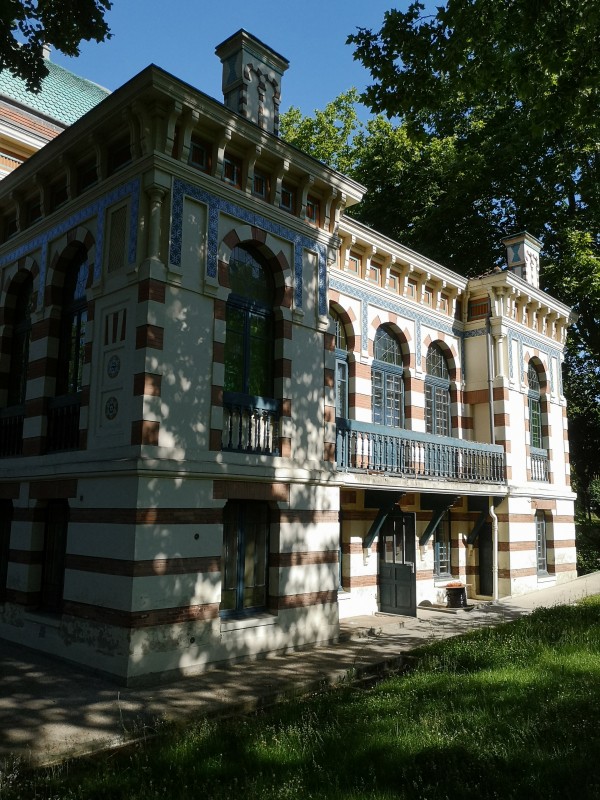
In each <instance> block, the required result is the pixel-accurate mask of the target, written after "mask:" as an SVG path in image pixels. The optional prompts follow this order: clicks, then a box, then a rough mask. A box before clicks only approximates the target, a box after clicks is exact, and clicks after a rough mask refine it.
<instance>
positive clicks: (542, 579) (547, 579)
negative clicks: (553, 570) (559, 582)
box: [537, 573, 556, 583]
mask: <svg viewBox="0 0 600 800" xmlns="http://www.w3.org/2000/svg"><path fill="white" fill-rule="evenodd" d="M537 581H538V583H556V576H555V575H550V574H547V575H546V574H545V573H542V574H540V575H538V576H537Z"/></svg>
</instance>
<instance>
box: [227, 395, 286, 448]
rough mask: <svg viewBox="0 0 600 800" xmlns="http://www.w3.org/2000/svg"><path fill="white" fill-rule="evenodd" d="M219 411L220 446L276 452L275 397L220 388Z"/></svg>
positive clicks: (277, 423)
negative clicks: (221, 432)
mask: <svg viewBox="0 0 600 800" xmlns="http://www.w3.org/2000/svg"><path fill="white" fill-rule="evenodd" d="M223 415H224V420H223V440H222V447H223V450H233V451H236V452H240V453H257V454H262V455H271V456H278V455H279V403H278V402H277V400H273V399H272V398H270V397H253V396H251V395H247V394H240V393H239V392H224V393H223Z"/></svg>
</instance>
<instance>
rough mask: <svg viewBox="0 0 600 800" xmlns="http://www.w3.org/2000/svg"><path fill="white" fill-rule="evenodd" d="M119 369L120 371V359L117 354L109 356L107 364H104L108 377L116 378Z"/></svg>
mask: <svg viewBox="0 0 600 800" xmlns="http://www.w3.org/2000/svg"><path fill="white" fill-rule="evenodd" d="M120 371H121V359H120V358H119V356H117V355H113V356H111V357H110V358H109V360H108V364H107V365H106V372H107V373H108V377H109V378H116V377H117V375H118V374H119V372H120Z"/></svg>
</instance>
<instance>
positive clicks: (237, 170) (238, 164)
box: [223, 153, 242, 189]
mask: <svg viewBox="0 0 600 800" xmlns="http://www.w3.org/2000/svg"><path fill="white" fill-rule="evenodd" d="M223 180H224V181H225V182H226V183H230V184H231V185H232V186H235V187H237V188H238V189H241V187H242V161H241V159H239V158H236V157H235V156H232V155H230V154H228V153H225V156H224V157H223Z"/></svg>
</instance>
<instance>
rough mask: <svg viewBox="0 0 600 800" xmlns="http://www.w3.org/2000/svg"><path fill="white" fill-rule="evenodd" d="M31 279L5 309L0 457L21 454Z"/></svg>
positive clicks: (29, 335) (31, 297)
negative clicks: (7, 352) (6, 352)
mask: <svg viewBox="0 0 600 800" xmlns="http://www.w3.org/2000/svg"><path fill="white" fill-rule="evenodd" d="M32 305H33V279H32V277H31V275H29V274H28V275H27V276H26V278H25V280H23V281H22V282H21V283H20V285H19V286H18V288H17V291H16V296H15V305H14V308H12V309H11V311H12V314H11V313H9V309H7V322H8V325H7V329H8V331H9V335H10V360H9V362H8V372H7V373H6V374H5V375H4V379H5V381H6V384H5V385H6V403H5V408H3V409H0V457H4V456H20V455H21V454H22V452H23V421H24V419H25V397H26V394H27V373H28V367H29V340H30V338H31V312H32V310H33V309H32Z"/></svg>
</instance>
